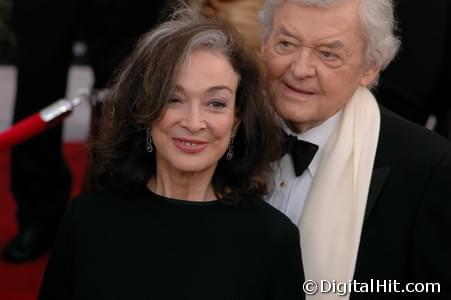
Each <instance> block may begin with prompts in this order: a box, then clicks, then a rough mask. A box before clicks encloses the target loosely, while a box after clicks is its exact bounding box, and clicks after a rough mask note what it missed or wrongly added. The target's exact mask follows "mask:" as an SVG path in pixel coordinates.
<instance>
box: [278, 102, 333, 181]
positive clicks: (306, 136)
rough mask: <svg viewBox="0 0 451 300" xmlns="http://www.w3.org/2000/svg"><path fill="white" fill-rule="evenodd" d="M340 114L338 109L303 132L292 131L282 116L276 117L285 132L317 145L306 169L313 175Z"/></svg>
mask: <svg viewBox="0 0 451 300" xmlns="http://www.w3.org/2000/svg"><path fill="white" fill-rule="evenodd" d="M341 115H342V111H341V110H340V111H338V112H337V113H336V114H335V115H333V116H332V117H330V118H329V119H327V120H326V121H324V122H323V123H321V124H320V125H318V126H316V127H313V128H310V129H309V130H307V131H305V132H303V133H294V132H293V131H292V130H291V129H290V128H289V127H288V126H287V125H286V123H285V121H283V120H282V118H280V117H279V118H278V123H279V124H280V126H281V127H282V129H283V130H284V131H285V132H286V133H287V134H291V135H294V136H296V137H297V138H298V139H300V140H304V141H307V142H310V143H313V144H316V145H318V152H316V154H315V156H314V157H313V160H312V162H311V163H310V164H309V166H308V168H307V169H308V170H309V172H310V174H311V176H312V177H313V176H314V175H315V174H316V171H317V170H318V166H319V162H320V159H321V156H322V155H323V152H324V148H325V147H326V145H327V143H328V142H329V139H330V137H331V136H332V133H333V131H334V129H335V127H336V126H337V123H338V120H339V118H340V116H341Z"/></svg>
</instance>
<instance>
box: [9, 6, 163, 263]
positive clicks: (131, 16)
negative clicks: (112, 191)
mask: <svg viewBox="0 0 451 300" xmlns="http://www.w3.org/2000/svg"><path fill="white" fill-rule="evenodd" d="M163 7H164V1H140V0H128V1H125V0H122V1H116V0H65V1H58V0H36V1H26V0H14V2H13V8H12V14H13V15H12V17H13V25H14V30H15V34H16V38H17V47H18V48H17V91H16V99H15V108H14V117H13V119H14V120H13V121H14V122H17V121H19V120H21V119H23V118H25V117H27V116H29V115H31V114H33V113H35V112H37V111H39V110H40V109H42V108H43V107H45V106H47V105H48V104H50V103H53V102H54V101H56V100H58V99H60V98H62V97H64V96H65V94H66V86H67V73H68V69H69V67H70V65H71V62H72V47H73V43H74V41H75V40H77V39H78V38H79V37H80V35H82V36H83V38H84V40H85V42H86V44H87V50H88V54H87V56H88V63H89V65H90V66H91V67H92V68H93V72H94V77H95V83H94V88H95V89H101V88H104V87H105V85H106V83H107V81H108V80H109V78H110V76H111V75H112V73H113V72H114V69H115V67H116V65H117V64H118V63H119V62H120V61H121V60H122V59H123V58H124V57H125V55H126V54H128V52H129V51H130V50H131V49H132V47H133V44H134V43H135V42H136V40H137V38H138V37H139V36H140V35H141V34H142V33H144V32H145V31H147V30H148V29H149V28H151V27H152V26H154V25H155V24H156V23H157V21H158V18H159V15H160V12H161V11H162V10H163ZM94 121H95V117H94ZM11 168H12V169H11V172H12V174H11V175H12V178H11V180H12V182H11V185H12V186H11V190H12V194H13V197H14V199H15V201H16V202H17V221H18V225H19V232H18V233H17V235H16V236H15V237H14V238H13V239H12V240H11V241H10V242H9V244H7V246H6V248H5V249H4V252H3V254H4V257H5V259H6V260H9V261H13V262H23V261H28V260H30V259H33V258H35V257H37V256H39V255H40V254H42V253H44V252H45V251H46V250H47V249H49V247H50V246H51V244H52V242H53V240H54V239H55V233H56V230H57V228H58V224H59V223H60V220H61V218H62V216H63V213H64V211H65V209H66V205H67V202H68V200H69V197H70V193H71V174H70V171H69V168H68V166H67V164H66V162H65V160H64V158H63V154H62V126H61V125H60V126H56V127H55V128H52V129H50V130H48V131H46V132H45V133H43V134H41V135H40V136H37V137H34V138H32V139H30V140H28V141H26V142H24V143H22V144H20V145H17V146H15V147H14V148H13V149H12V166H11Z"/></svg>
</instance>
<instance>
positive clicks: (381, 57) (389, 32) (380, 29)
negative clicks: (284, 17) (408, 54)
mask: <svg viewBox="0 0 451 300" xmlns="http://www.w3.org/2000/svg"><path fill="white" fill-rule="evenodd" d="M344 1H348V0H266V1H265V4H264V6H263V9H262V11H261V12H260V16H259V17H260V22H261V25H262V35H263V36H262V37H263V41H266V40H267V39H268V38H269V35H270V34H271V30H272V24H273V19H274V14H275V12H276V10H277V8H278V7H279V6H281V5H282V4H284V3H286V2H290V3H295V4H299V5H304V6H318V7H331V6H334V5H337V4H339V3H342V2H344ZM359 1H360V19H361V23H362V30H363V34H364V36H365V40H366V53H365V58H366V63H367V65H374V64H375V65H377V66H379V67H380V68H381V70H383V69H385V67H387V65H388V64H389V63H390V62H391V61H392V60H393V58H394V57H395V56H396V53H397V52H398V49H399V46H400V44H401V43H400V40H399V39H398V37H397V36H396V35H395V30H396V21H395V18H394V11H393V10H394V9H393V1H392V0H359Z"/></svg>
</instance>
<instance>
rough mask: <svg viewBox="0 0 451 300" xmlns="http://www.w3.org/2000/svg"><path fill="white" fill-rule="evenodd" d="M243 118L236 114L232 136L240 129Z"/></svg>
mask: <svg viewBox="0 0 451 300" xmlns="http://www.w3.org/2000/svg"><path fill="white" fill-rule="evenodd" d="M240 124H241V119H240V118H239V117H238V116H235V121H234V122H233V127H232V136H235V135H236V132H237V131H238V128H239V127H240Z"/></svg>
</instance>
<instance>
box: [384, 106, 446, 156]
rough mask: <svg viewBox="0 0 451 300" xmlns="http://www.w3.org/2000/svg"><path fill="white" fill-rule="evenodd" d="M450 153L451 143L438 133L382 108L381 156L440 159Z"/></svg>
mask: <svg viewBox="0 0 451 300" xmlns="http://www.w3.org/2000/svg"><path fill="white" fill-rule="evenodd" d="M450 151H451V143H450V142H449V141H447V140H446V139H444V138H443V137H441V136H439V135H438V134H437V133H435V132H433V131H431V130H429V129H427V128H425V127H422V126H420V125H418V124H415V123H412V122H410V121H408V120H406V119H404V118H402V117H401V116H398V115H397V114H395V113H393V112H391V111H390V110H388V109H386V108H383V107H381V130H380V135H379V143H378V154H379V155H380V154H381V153H380V152H383V154H384V155H390V154H393V155H396V154H397V155H402V156H403V157H405V158H409V157H411V158H413V157H416V158H421V157H424V158H431V159H432V158H437V159H438V158H439V157H442V156H443V155H445V154H446V153H449V152H450Z"/></svg>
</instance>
